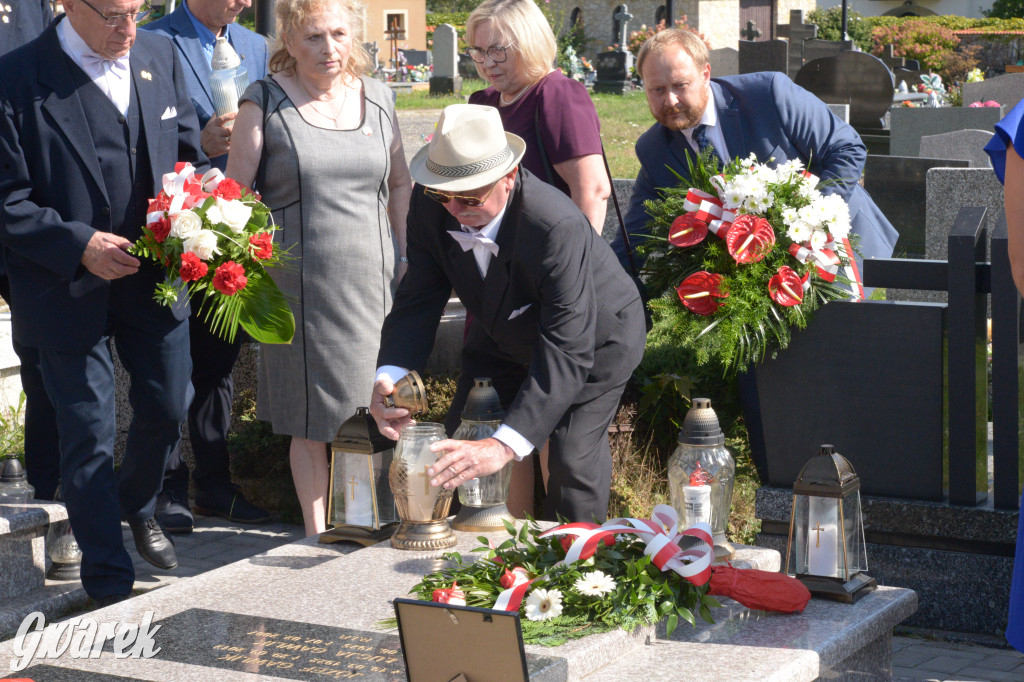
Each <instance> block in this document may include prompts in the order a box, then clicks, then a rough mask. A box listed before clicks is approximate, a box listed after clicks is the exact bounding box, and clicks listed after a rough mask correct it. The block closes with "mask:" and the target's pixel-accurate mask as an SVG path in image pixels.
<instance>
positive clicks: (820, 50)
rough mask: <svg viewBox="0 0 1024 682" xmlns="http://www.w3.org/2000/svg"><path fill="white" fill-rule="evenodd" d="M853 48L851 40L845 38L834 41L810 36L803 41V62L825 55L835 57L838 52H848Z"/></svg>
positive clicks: (822, 57) (821, 57)
mask: <svg viewBox="0 0 1024 682" xmlns="http://www.w3.org/2000/svg"><path fill="white" fill-rule="evenodd" d="M852 49H853V41H852V40H847V41H845V42H843V41H834V40H819V39H818V38H812V39H810V40H805V41H804V64H805V65H806V64H807V63H809V62H813V61H814V60H815V59H824V58H825V57H835V56H836V55H837V54H839V53H840V52H849V51H850V50H852Z"/></svg>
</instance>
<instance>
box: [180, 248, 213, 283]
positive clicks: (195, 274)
mask: <svg viewBox="0 0 1024 682" xmlns="http://www.w3.org/2000/svg"><path fill="white" fill-rule="evenodd" d="M207 272H209V266H208V265H207V264H206V263H204V262H203V261H201V260H199V256H197V255H196V254H194V253H192V252H191V251H186V252H185V253H183V254H181V267H180V268H179V269H178V274H179V275H180V276H181V281H182V282H194V281H196V280H197V279H202V278H203V277H206V273H207Z"/></svg>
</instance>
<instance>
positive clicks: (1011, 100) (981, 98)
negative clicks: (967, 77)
mask: <svg viewBox="0 0 1024 682" xmlns="http://www.w3.org/2000/svg"><path fill="white" fill-rule="evenodd" d="M961 92H962V94H963V102H964V103H963V105H964V106H965V107H967V106H970V105H971V104H973V103H974V102H989V101H995V102H999V104H1000V105H1002V106H1004V107H1006V110H1007V111H1009V110H1010V109H1012V108H1013V107H1014V105H1016V104H1017V102H1019V101H1021V99H1024V73H1007V74H1004V75H1002V76H996V77H995V78H987V79H985V80H983V81H981V82H979V83H964V85H963V89H962V91H961Z"/></svg>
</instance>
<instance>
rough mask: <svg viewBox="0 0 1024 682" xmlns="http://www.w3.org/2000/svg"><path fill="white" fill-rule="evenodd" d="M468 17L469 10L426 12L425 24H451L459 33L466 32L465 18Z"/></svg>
mask: <svg viewBox="0 0 1024 682" xmlns="http://www.w3.org/2000/svg"><path fill="white" fill-rule="evenodd" d="M467 19H469V12H435V13H427V26H440V25H441V24H451V25H452V26H454V27H455V28H456V29H457V30H458V32H459V33H460V34H462V33H465V32H466V20H467Z"/></svg>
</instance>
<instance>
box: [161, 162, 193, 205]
mask: <svg viewBox="0 0 1024 682" xmlns="http://www.w3.org/2000/svg"><path fill="white" fill-rule="evenodd" d="M195 177H196V169H195V168H194V167H193V166H192V164H191V163H179V164H177V165H176V166H175V167H174V172H173V173H164V175H163V178H162V180H161V183H160V184H161V186H162V187H163V188H164V193H165V194H166V195H167V196H169V197H174V196H176V195H179V194H182V193H184V191H185V184H186V183H188V182H191V181H192V180H194V179H195Z"/></svg>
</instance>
